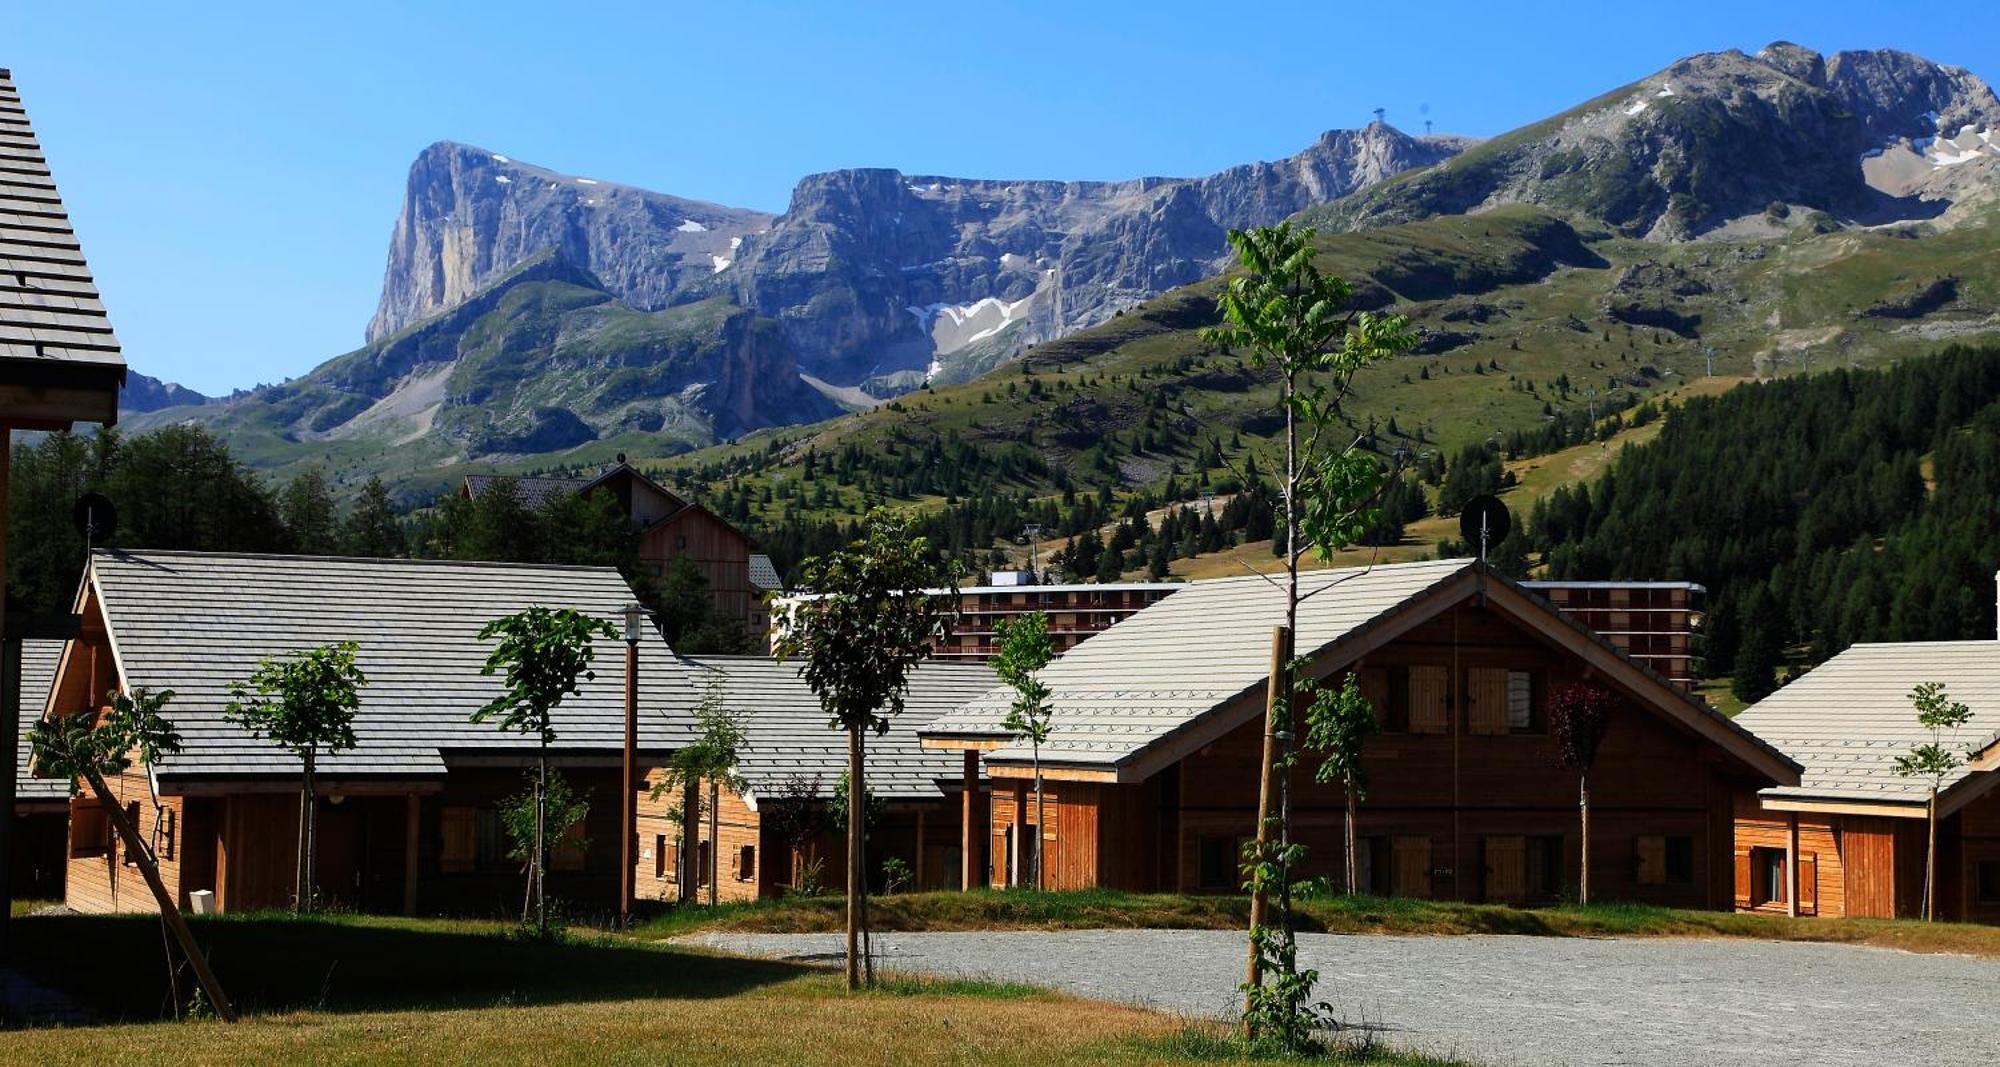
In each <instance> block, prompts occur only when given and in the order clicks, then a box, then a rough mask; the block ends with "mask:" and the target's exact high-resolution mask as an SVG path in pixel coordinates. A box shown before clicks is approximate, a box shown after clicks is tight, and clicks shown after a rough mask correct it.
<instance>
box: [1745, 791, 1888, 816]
mask: <svg viewBox="0 0 2000 1067" xmlns="http://www.w3.org/2000/svg"><path fill="white" fill-rule="evenodd" d="M1757 800H1758V802H1759V803H1760V804H1761V805H1762V806H1763V808H1764V810H1765V811H1780V812H1788V813H1792V814H1798V815H1868V816H1875V817H1879V818H1887V819H1921V818H1924V816H1925V805H1924V804H1923V803H1922V802H1921V801H1917V802H1905V801H1893V800H1855V799H1849V798H1842V797H1830V796H1829V797H1813V796H1797V795H1793V794H1789V793H1787V794H1783V795H1780V796H1765V795H1759V796H1758V798H1757Z"/></svg>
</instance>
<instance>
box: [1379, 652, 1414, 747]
mask: <svg viewBox="0 0 2000 1067" xmlns="http://www.w3.org/2000/svg"><path fill="white" fill-rule="evenodd" d="M1388 675H1389V677H1388V682H1389V699H1388V701H1387V703H1388V705H1389V706H1388V707H1387V708H1386V709H1384V712H1385V713H1384V714H1383V716H1382V732H1384V733H1391V734H1402V733H1408V732H1409V731H1410V670H1409V668H1407V667H1391V668H1389V670H1388Z"/></svg>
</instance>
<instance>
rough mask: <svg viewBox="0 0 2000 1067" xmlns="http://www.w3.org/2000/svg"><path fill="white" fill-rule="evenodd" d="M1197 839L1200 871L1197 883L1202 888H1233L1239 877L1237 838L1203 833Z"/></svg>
mask: <svg viewBox="0 0 2000 1067" xmlns="http://www.w3.org/2000/svg"><path fill="white" fill-rule="evenodd" d="M1197 840H1198V846H1199V848H1200V850H1201V857H1200V858H1201V871H1200V878H1199V881H1198V882H1197V884H1198V885H1199V886H1200V887H1201V888H1203V889H1235V888H1236V887H1237V885H1238V884H1239V882H1240V881H1241V878H1240V867H1239V865H1238V859H1237V856H1238V853H1239V852H1240V847H1239V845H1238V843H1237V842H1238V841H1239V840H1240V839H1239V838H1236V837H1234V836H1231V835H1227V834H1203V835H1201V837H1200V838H1198V839H1197Z"/></svg>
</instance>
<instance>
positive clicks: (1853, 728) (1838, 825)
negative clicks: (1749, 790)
mask: <svg viewBox="0 0 2000 1067" xmlns="http://www.w3.org/2000/svg"><path fill="white" fill-rule="evenodd" d="M1924 682H1942V683H1944V685H1945V689H1946V692H1947V693H1948V694H1949V695H1950V696H1951V698H1952V699H1953V700H1956V701H1960V702H1962V703H1964V704H1965V705H1966V706H1967V707H1969V708H1971V709H1972V713H1973V717H1972V721H1971V722H1970V723H1969V724H1967V726H1966V728H1965V729H1964V730H1962V731H1961V732H1960V734H1959V736H1958V738H1957V742H1956V744H1955V745H1953V747H1954V748H1956V749H1958V750H1959V751H1961V752H1962V751H1964V750H1965V749H1966V748H1968V747H1969V748H1971V749H1972V750H1973V751H1974V752H1976V753H1978V755H1977V756H1976V757H1975V758H1973V759H1972V760H1971V762H1970V763H1969V764H1968V765H1965V766H1962V767H1960V768H1959V769H1958V770H1956V771H1954V772H1952V774H1951V775H1949V776H1948V777H1946V779H1945V781H1944V788H1943V789H1942V790H1941V791H1940V792H1939V794H1938V815H1939V816H1940V822H1939V824H1938V882H1937V885H1938V895H1937V914H1938V917H1939V918H1945V919H1958V920H1963V921H1971V922H1988V923H2000V642H1996V641H1921V642H1910V643H1902V644H1875V645H1855V646H1854V647H1853V648H1850V649H1848V650H1847V651H1845V652H1842V653H1841V654H1840V655H1838V656H1835V657H1833V658H1832V659H1830V660H1828V661H1826V662H1825V663H1822V664H1820V665H1819V666H1817V667H1815V668H1813V669H1812V670H1811V671H1809V672H1807V673H1806V675H1805V676H1804V677H1801V678H1798V679H1796V680H1794V681H1793V682H1791V683H1790V684H1788V685H1786V686H1785V687H1784V688H1783V689H1780V690H1778V691H1777V692H1776V693H1773V694H1772V695H1771V696H1769V697H1766V698H1765V699H1764V700H1762V701H1760V702H1758V703H1757V704H1756V705H1755V706H1753V707H1751V708H1750V709H1749V710H1747V711H1745V712H1744V713H1743V714H1741V715H1739V716H1737V718H1736V721H1737V722H1738V723H1741V724H1742V725H1743V726H1744V727H1745V728H1746V729H1749V730H1751V731H1752V732H1754V733H1756V734H1757V736H1759V737H1761V738H1763V739H1765V740H1766V741H1768V742H1770V743H1771V744H1772V745H1775V746H1776V747H1777V748H1779V749H1780V750H1782V751H1783V752H1785V753H1786V754H1787V755H1789V756H1790V757H1791V758H1793V759H1795V760H1797V761H1798V762H1799V764H1800V765H1801V766H1803V767H1804V768H1805V774H1804V776H1803V777H1802V779H1801V780H1800V781H1799V782H1797V783H1795V784H1788V785H1780V786H1775V787H1772V788H1768V789H1765V790H1763V791H1761V792H1760V793H1758V794H1756V795H1754V796H1747V795H1746V796H1743V797H1740V798H1738V804H1737V811H1736V853H1735V865H1736V878H1735V889H1736V897H1735V904H1736V907H1737V908H1738V909H1739V910H1744V911H1763V912H1777V913H1781V914H1783V913H1790V914H1795V915H1823V916H1829V917H1838V916H1866V917H1876V918H1891V917H1897V916H1914V915H1920V914H1921V913H1922V909H1923V892H1924V859H1925V852H1926V839H1927V837H1928V832H1929V820H1928V806H1929V805H1928V801H1929V796H1930V783H1929V781H1928V780H1927V779H1921V778H1905V777H1903V776H1901V775H1898V774H1897V773H1896V770H1895V763H1896V757H1898V756H1901V755H1903V754H1905V753H1907V752H1909V751H1910V750H1911V749H1912V748H1914V747H1916V746H1917V745H1920V744H1923V743H1925V742H1927V741H1929V740H1930V739H1931V738H1930V734H1929V732H1928V731H1926V730H1924V729H1923V728H1922V727H1921V726H1919V725H1918V723H1917V713H1916V710H1915V708H1914V707H1913V706H1912V705H1911V703H1910V691H1911V690H1912V689H1914V688H1916V687H1917V686H1918V685H1919V684H1921V683H1924Z"/></svg>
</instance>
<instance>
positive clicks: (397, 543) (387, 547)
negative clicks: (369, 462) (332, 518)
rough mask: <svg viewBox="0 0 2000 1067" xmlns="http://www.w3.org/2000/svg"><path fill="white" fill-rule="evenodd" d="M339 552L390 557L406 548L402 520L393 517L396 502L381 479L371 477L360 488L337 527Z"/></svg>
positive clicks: (375, 557) (406, 550)
mask: <svg viewBox="0 0 2000 1067" xmlns="http://www.w3.org/2000/svg"><path fill="white" fill-rule="evenodd" d="M340 544H341V551H343V552H345V553H347V554H348V555H350V556H363V557H367V558H371V559H391V558H394V557H397V556H401V555H403V554H405V553H406V552H408V551H409V544H408V539H407V538H406V537H405V536H404V534H403V524H402V521H401V520H399V519H398V518H397V517H396V502H395V501H394V500H392V499H391V498H390V497H389V489H388V487H387V486H384V485H383V484H382V479H381V478H379V477H378V478H370V479H368V484H366V485H364V486H362V487H361V499H360V500H358V501H356V502H355V505H354V510H353V511H351V512H349V513H348V516H347V520H346V521H345V522H343V523H342V524H341V527H340Z"/></svg>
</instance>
